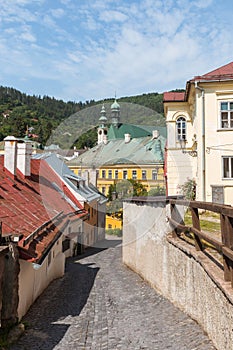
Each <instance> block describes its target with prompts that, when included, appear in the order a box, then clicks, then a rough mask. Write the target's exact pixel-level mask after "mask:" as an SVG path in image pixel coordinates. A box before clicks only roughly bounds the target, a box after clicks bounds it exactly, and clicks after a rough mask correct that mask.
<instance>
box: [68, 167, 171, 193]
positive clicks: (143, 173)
mask: <svg viewBox="0 0 233 350" xmlns="http://www.w3.org/2000/svg"><path fill="white" fill-rule="evenodd" d="M69 167H70V169H71V170H73V171H74V173H75V174H77V175H79V176H84V175H85V173H86V171H87V170H89V169H88V168H85V167H83V166H82V169H81V168H80V166H78V165H77V166H69ZM96 173H97V175H96V183H95V186H96V187H97V188H98V190H99V191H100V192H101V193H103V194H105V195H108V192H109V187H110V185H115V184H117V183H118V182H120V181H122V180H130V179H133V180H136V181H138V182H140V183H142V185H143V186H145V188H146V190H147V191H149V190H150V189H152V188H156V187H157V186H159V187H161V188H163V189H165V181H164V168H163V164H158V165H155V164H151V165H150V164H149V165H148V164H147V165H141V166H140V165H138V164H133V165H132V164H123V165H119V164H116V165H115V164H111V165H108V166H103V167H100V168H99V169H97V170H96ZM90 180H91V179H90Z"/></svg>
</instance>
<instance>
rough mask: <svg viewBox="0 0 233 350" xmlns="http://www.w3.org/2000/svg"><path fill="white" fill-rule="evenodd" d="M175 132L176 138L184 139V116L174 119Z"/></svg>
mask: <svg viewBox="0 0 233 350" xmlns="http://www.w3.org/2000/svg"><path fill="white" fill-rule="evenodd" d="M176 133H177V140H178V141H181V140H186V139H187V138H186V137H187V135H186V119H185V118H184V117H179V118H178V119H177V120H176Z"/></svg>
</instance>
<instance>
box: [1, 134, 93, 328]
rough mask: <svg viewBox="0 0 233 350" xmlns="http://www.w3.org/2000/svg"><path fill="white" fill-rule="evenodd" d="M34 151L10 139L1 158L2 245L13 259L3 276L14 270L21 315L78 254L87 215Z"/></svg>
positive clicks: (16, 302) (14, 290)
mask: <svg viewBox="0 0 233 350" xmlns="http://www.w3.org/2000/svg"><path fill="white" fill-rule="evenodd" d="M31 153H32V147H31V144H30V143H29V142H23V141H22V140H18V139H16V138H14V137H7V138H6V139H5V154H4V156H3V155H2V156H0V201H1V208H0V222H1V236H0V244H1V247H8V250H9V254H8V255H9V256H8V260H9V261H10V262H11V264H8V265H9V268H8V270H6V271H5V272H4V271H2V276H1V279H3V281H4V280H6V281H8V280H9V270H10V276H11V280H12V283H11V284H9V285H8V286H7V290H8V295H9V296H11V295H14V300H12V301H11V302H9V304H10V305H13V306H12V307H14V310H12V311H11V313H12V314H14V315H15V317H16V318H18V319H21V318H22V316H23V315H24V314H25V313H26V312H27V310H28V308H29V307H30V306H31V304H32V303H33V302H34V301H35V300H36V298H37V297H38V296H39V295H40V294H41V292H42V291H43V290H44V289H45V288H46V287H47V286H48V284H49V283H50V282H51V281H52V280H53V279H55V278H58V277H61V276H63V274H64V268H65V258H66V256H71V255H73V254H74V248H76V247H77V239H78V233H79V231H80V230H82V227H83V221H84V220H85V219H86V218H87V216H88V212H87V211H86V210H85V208H84V207H83V205H82V204H81V203H80V202H79V201H78V199H77V198H75V197H74V196H73V195H72V193H71V191H69V190H68V189H66V192H65V193H64V185H63V181H62V180H61V179H60V177H59V176H58V175H57V174H56V173H55V172H54V171H53V169H52V168H51V167H50V166H49V164H48V163H47V162H46V161H45V160H43V159H31ZM71 233H72V234H73V236H72V237H71V236H70V234H71ZM67 239H68V240H69V245H67ZM6 274H8V277H7V278H5V277H4V276H5V275H6ZM5 289H6V288H5ZM0 295H2V294H1V293H0ZM4 298H5V297H4ZM4 304H5V301H4V300H3V303H1V305H4ZM4 309H5V306H4ZM1 321H4V320H1Z"/></svg>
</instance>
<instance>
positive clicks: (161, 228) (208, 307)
mask: <svg viewBox="0 0 233 350" xmlns="http://www.w3.org/2000/svg"><path fill="white" fill-rule="evenodd" d="M169 231H170V228H169V225H168V223H167V221H166V212H165V209H164V208H161V207H157V208H155V207H154V208H153V207H151V206H148V205H145V206H142V205H137V204H133V203H124V221H123V262H124V263H125V264H126V265H127V266H129V267H130V268H131V269H132V270H134V271H135V272H137V273H139V274H140V275H141V276H142V277H143V278H144V279H145V280H147V281H148V282H149V283H150V284H151V285H152V286H153V287H154V288H156V289H157V290H158V291H159V292H160V293H161V294H163V295H164V296H165V297H167V298H168V299H170V300H171V301H172V302H173V303H174V304H176V305H177V306H178V307H179V308H181V309H182V310H184V311H185V312H186V313H187V314H189V315H190V316H191V317H192V318H194V319H195V320H196V321H197V322H198V323H199V324H200V325H201V326H202V327H203V328H204V330H205V331H206V332H207V333H208V335H209V337H210V338H211V339H212V341H213V343H214V345H215V346H216V348H217V349H219V350H226V349H227V350H232V349H233V332H232V321H233V305H232V303H231V302H229V300H228V298H227V297H226V296H225V294H224V293H223V292H222V290H221V289H219V288H218V285H217V284H216V283H215V282H214V281H213V280H212V279H211V278H210V277H209V273H208V269H204V268H203V266H204V265H205V263H206V266H207V265H208V264H209V260H208V258H207V257H205V256H204V254H203V253H202V252H196V251H195V249H194V248H188V247H190V246H188V245H187V244H186V245H185V244H184V245H183V246H182V247H179V248H178V247H177V246H175V245H174V244H172V243H170V242H168V240H167V233H168V232H169ZM171 241H172V240H171ZM210 264H213V263H210ZM202 265H203V266H202ZM208 266H209V265H208ZM213 266H214V267H213V269H217V268H216V266H215V265H213ZM209 271H211V269H210V270H209ZM214 271H215V270H214ZM221 273H222V272H220V275H221ZM223 284H224V283H223ZM231 293H232V290H231Z"/></svg>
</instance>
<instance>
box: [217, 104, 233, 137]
mask: <svg viewBox="0 0 233 350" xmlns="http://www.w3.org/2000/svg"><path fill="white" fill-rule="evenodd" d="M223 103H227V109H222V104H223ZM231 104H232V109H231ZM223 113H225V114H227V119H224V120H225V123H226V125H227V126H223V123H224V122H223V119H222V114H223ZM231 113H232V117H231ZM219 127H220V129H221V130H227V129H233V101H232V100H225V101H220V102H219Z"/></svg>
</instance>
